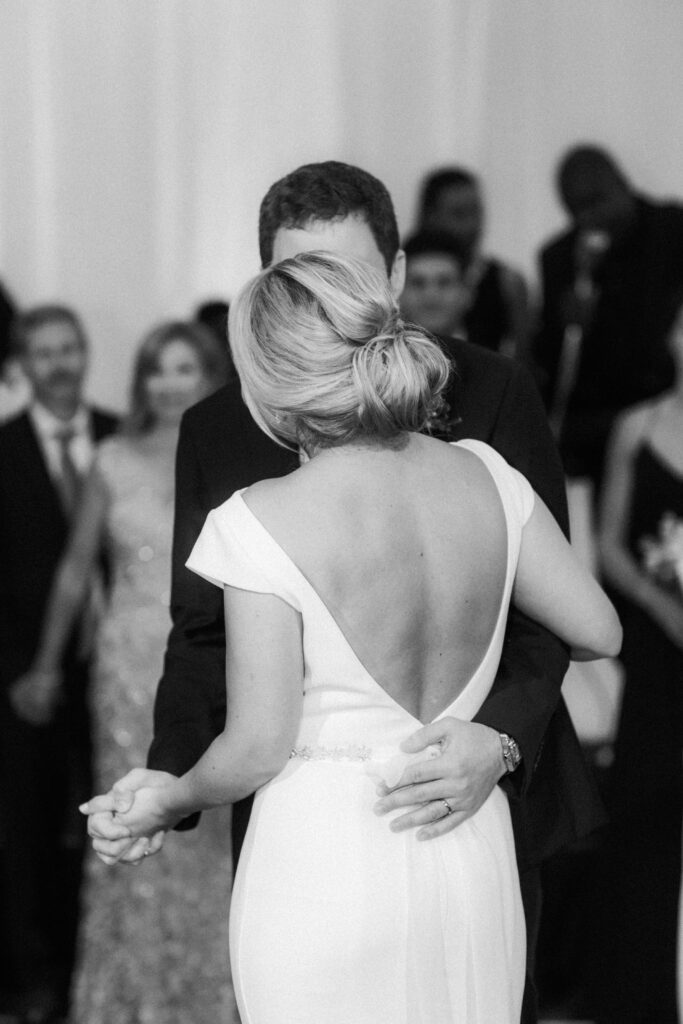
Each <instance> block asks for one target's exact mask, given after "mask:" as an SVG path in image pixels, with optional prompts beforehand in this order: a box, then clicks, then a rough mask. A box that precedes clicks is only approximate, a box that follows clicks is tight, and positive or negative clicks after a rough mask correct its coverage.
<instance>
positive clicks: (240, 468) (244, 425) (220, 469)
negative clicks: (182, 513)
mask: <svg viewBox="0 0 683 1024" xmlns="http://www.w3.org/2000/svg"><path fill="white" fill-rule="evenodd" d="M180 448H183V449H184V450H185V451H186V450H187V449H188V448H191V449H192V451H193V456H194V461H195V463H196V466H197V469H198V471H199V473H200V476H201V487H202V492H203V496H204V507H205V508H206V510H207V511H208V509H209V508H214V507H215V506H216V505H219V504H221V503H222V502H223V501H225V500H226V498H229V497H230V495H231V494H232V493H233V491H236V490H238V489H239V488H241V487H248V486H249V485H250V484H253V483H255V482H256V481H257V480H262V479H265V478H267V477H272V476H282V475H283V474H284V473H288V472H290V471H291V470H292V469H295V468H296V466H297V465H298V459H297V456H296V454H295V453H293V452H291V451H289V450H288V449H286V448H283V447H281V446H280V445H278V444H276V443H275V442H274V441H272V440H271V439H270V438H269V437H268V436H267V435H266V434H264V433H263V431H262V430H261V429H260V428H259V427H258V426H257V425H256V423H255V422H254V420H253V419H252V416H251V413H250V412H249V410H248V409H247V407H246V405H245V404H244V401H243V400H242V395H241V392H240V388H239V383H237V382H230V383H228V384H226V385H224V386H223V387H222V388H220V389H219V390H218V391H216V392H214V394H212V395H210V396H209V397H208V398H205V399H203V400H202V401H201V402H198V403H197V404H196V405H194V406H192V408H191V409H189V410H188V411H187V412H186V413H185V415H184V416H183V421H182V424H181V440H180V442H179V450H180Z"/></svg>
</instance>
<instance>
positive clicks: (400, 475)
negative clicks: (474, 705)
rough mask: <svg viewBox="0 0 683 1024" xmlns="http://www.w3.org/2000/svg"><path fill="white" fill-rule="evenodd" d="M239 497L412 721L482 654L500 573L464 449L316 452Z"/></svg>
mask: <svg viewBox="0 0 683 1024" xmlns="http://www.w3.org/2000/svg"><path fill="white" fill-rule="evenodd" d="M245 500H246V502H247V504H248V505H249V507H250V509H251V510H252V512H253V513H254V514H255V515H256V516H257V518H258V519H259V520H260V521H261V523H262V524H263V526H265V527H266V529H267V530H268V531H269V533H271V535H272V536H273V537H274V538H275V540H276V541H277V542H278V543H279V544H280V545H281V546H282V547H283V548H284V550H285V551H286V552H287V554H288V555H289V557H290V558H291V559H292V560H293V561H294V563H295V564H296V565H297V566H298V568H299V569H300V570H301V572H302V573H303V574H304V575H305V576H306V578H307V579H308V581H309V583H311V585H312V586H313V587H314V589H315V590H316V591H317V593H318V595H319V596H320V598H321V599H322V601H323V602H324V603H325V605H326V606H327V608H328V609H329V611H330V612H331V614H332V615H333V617H334V619H335V620H336V622H337V624H338V625H339V627H340V629H341V630H342V632H343V633H344V635H345V636H346V639H347V640H348V642H349V644H350V645H351V647H352V648H353V650H354V652H355V653H356V655H357V656H358V658H359V659H360V661H361V662H362V663H363V665H364V666H365V668H366V669H367V671H368V672H369V673H370V675H371V676H373V678H374V679H375V680H376V681H377V682H378V683H379V684H380V685H381V686H382V687H383V688H384V689H385V690H386V691H387V693H389V694H390V695H391V696H392V697H393V698H394V700H396V701H397V702H398V703H399V704H401V705H402V706H403V707H404V708H405V709H406V710H407V711H409V712H410V713H411V714H412V715H414V716H415V717H416V718H419V719H420V720H421V721H430V720H432V719H433V718H434V717H435V716H436V715H438V714H439V712H440V711H442V710H443V709H444V708H445V707H447V706H448V705H449V704H450V703H451V702H452V701H453V700H454V698H455V697H456V696H457V695H458V693H459V692H460V690H461V689H463V687H464V686H465V685H466V684H467V682H468V680H469V679H470V678H471V676H472V675H473V673H474V672H475V670H476V668H477V667H478V665H479V663H480V661H481V660H482V658H483V657H484V655H485V654H486V650H487V648H488V646H489V642H490V640H491V637H492V635H493V632H494V629H495V625H496V621H497V618H498V614H499V611H500V605H501V597H502V592H503V586H504V582H505V573H506V560H507V535H506V525H505V517H504V513H503V508H502V503H501V500H500V497H499V494H498V491H497V488H496V486H495V484H494V482H493V479H492V478H491V476H490V474H489V472H488V470H487V469H486V467H485V465H484V464H483V462H482V461H481V460H480V459H479V458H477V457H476V456H475V455H473V454H472V453H471V452H469V451H467V450H466V449H463V448H458V447H453V446H450V445H447V444H444V443H443V442H441V441H436V440H433V439H431V438H427V437H423V436H421V435H417V434H411V435H408V440H407V443H406V445H405V447H403V448H400V449H392V448H389V447H381V448H380V447H362V446H361V447H352V446H348V447H342V448H336V449H329V450H326V451H323V452H322V453H321V454H320V455H318V456H316V457H315V458H314V459H312V460H311V462H309V463H307V464H306V465H305V466H303V467H302V468H301V469H299V470H298V471H297V472H295V473H293V474H291V475H290V476H288V477H285V478H282V479H279V480H267V481H263V482H262V483H260V484H257V485H255V486H254V487H252V488H250V489H249V491H248V492H247V494H246V495H245Z"/></svg>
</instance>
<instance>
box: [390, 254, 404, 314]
mask: <svg viewBox="0 0 683 1024" xmlns="http://www.w3.org/2000/svg"><path fill="white" fill-rule="evenodd" d="M405 283H406V254H405V253H404V251H403V249H398V250H397V252H396V255H395V256H394V262H393V264H392V266H391V273H390V274H389V285H390V287H391V293H392V295H393V296H394V298H395V299H396V300H397V301H398V299H400V297H401V293H402V291H403V288H404V286H405Z"/></svg>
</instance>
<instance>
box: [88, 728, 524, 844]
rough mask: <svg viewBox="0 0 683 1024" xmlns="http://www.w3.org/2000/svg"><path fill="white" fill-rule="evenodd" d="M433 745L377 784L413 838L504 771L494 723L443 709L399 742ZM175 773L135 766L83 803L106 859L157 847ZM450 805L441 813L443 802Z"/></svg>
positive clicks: (449, 816)
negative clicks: (391, 780) (430, 752)
mask: <svg viewBox="0 0 683 1024" xmlns="http://www.w3.org/2000/svg"><path fill="white" fill-rule="evenodd" d="M434 747H438V754H437V756H436V757H428V756H427V757H425V759H424V760H419V759H417V760H414V761H412V762H411V763H410V764H409V765H408V766H407V767H406V769H405V770H404V772H403V774H402V775H401V777H400V778H399V779H398V781H397V782H396V784H395V785H393V786H392V787H391V788H389V787H388V786H386V785H385V784H380V785H379V787H378V797H379V799H378V801H377V803H376V804H375V807H374V810H375V813H376V814H378V815H383V814H387V813H389V812H391V811H400V810H401V809H402V808H408V810H406V811H405V813H403V814H397V815H396V816H395V817H393V818H392V820H391V824H390V826H389V827H390V828H391V829H392V831H394V832H403V831H406V830H407V829H412V828H417V829H418V832H417V838H418V839H419V840H426V839H434V838H436V837H437V836H441V835H444V834H445V833H446V832H450V831H451V830H452V829H454V828H456V827H457V826H458V825H460V824H461V823H462V822H463V821H465V820H466V819H467V818H469V817H471V815H473V814H474V813H475V812H476V811H478V810H479V808H480V807H481V806H482V804H483V803H484V801H485V800H486V799H487V798H488V797H489V795H490V794H491V792H492V790H493V788H494V786H495V785H496V783H497V782H498V780H499V779H500V778H501V776H502V775H503V774H504V772H505V764H504V762H503V759H502V755H501V747H500V739H499V736H498V733H497V732H496V731H495V729H491V728H489V727H488V726H486V725H479V724H477V723H474V722H464V721H461V720H460V719H457V718H451V717H446V718H442V719H439V720H438V721H436V722H432V723H430V724H429V725H425V726H423V727H422V728H420V729H418V730H417V731H416V732H415V733H413V734H412V736H410V737H409V738H408V739H407V740H406V741H405V742H404V743H403V744H402V750H403V752H404V753H406V754H413V755H415V754H419V753H420V752H421V751H425V750H427V748H432V749H433V748H434ZM174 780H175V776H173V775H170V774H169V773H168V772H159V771H152V770H151V769H144V768H136V769H134V770H133V771H131V772H129V773H128V775H126V776H124V778H122V779H120V780H119V781H118V782H117V783H116V785H115V786H114V787H113V788H112V789H111V790H110V792H109V793H106V794H104V795H102V796H97V797H93V799H92V800H90V801H88V803H87V804H83V805H82V806H81V808H80V809H81V811H82V812H83V813H84V814H87V815H88V833H89V835H90V836H91V838H92V841H93V848H94V850H95V852H96V853H97V855H98V856H99V857H100V859H101V860H103V861H104V863H105V864H115V863H124V864H139V863H140V862H141V861H142V860H143V859H144V858H145V857H146V856H148V855H149V854H154V853H157V852H158V851H159V850H160V849H161V847H162V845H163V842H164V835H165V833H166V831H167V829H168V828H169V827H172V825H173V824H175V823H174V822H168V821H166V820H165V818H164V810H163V807H164V800H163V795H164V794H163V790H164V788H165V787H166V786H168V785H170V784H172V783H173V782H174ZM446 801H447V803H448V806H449V807H450V808H452V810H451V811H450V812H449V813H444V806H445V803H446Z"/></svg>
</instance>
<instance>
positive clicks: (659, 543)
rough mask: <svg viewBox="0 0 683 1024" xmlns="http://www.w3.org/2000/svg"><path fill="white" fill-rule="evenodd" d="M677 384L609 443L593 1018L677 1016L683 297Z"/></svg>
mask: <svg viewBox="0 0 683 1024" xmlns="http://www.w3.org/2000/svg"><path fill="white" fill-rule="evenodd" d="M670 338H671V341H670V344H671V349H672V353H673V356H674V359H675V362H676V369H677V378H676V384H675V386H674V389H673V390H672V391H670V392H667V393H666V394H665V395H663V396H661V397H660V398H658V399H655V400H654V401H651V402H648V403H646V404H644V405H640V406H637V407H636V408H634V409H631V410H629V411H628V412H626V413H625V414H624V415H623V416H622V418H621V420H620V421H619V423H618V425H617V428H616V430H615V434H614V437H613V440H612V444H611V450H610V453H609V457H608V462H607V477H606V483H605V488H604V498H603V507H602V523H601V530H600V549H601V554H602V560H603V566H604V571H605V575H606V578H607V580H608V581H609V582H610V583H611V584H612V585H613V586H614V587H615V588H616V589H617V590H618V591H619V593H620V594H621V596H622V599H623V606H622V608H621V613H622V622H623V626H624V645H623V650H622V655H621V658H622V661H623V665H624V670H625V685H624V696H623V703H622V709H621V718H620V723H619V730H618V735H617V741H616V748H615V761H614V767H613V779H612V791H611V800H610V811H611V822H612V823H611V829H610V834H609V837H608V840H607V849H606V858H605V891H604V903H603V910H604V919H603V926H604V927H603V928H601V929H600V930H599V940H600V941H599V948H598V950H597V957H598V960H599V963H598V965H597V966H598V970H597V972H596V976H597V977H599V985H598V996H599V1003H600V1004H601V1005H600V1008H599V1012H598V1017H597V1019H598V1021H599V1022H600V1024H608V1022H609V1024H611V1022H616V1021H619V1022H620V1024H636V1022H638V1024H640V1022H643V1024H644V1022H646V1021H647V1022H650V1021H652V1022H654V1021H656V1022H657V1024H669V1022H670V1024H676V1021H677V1020H678V1016H677V1011H676V941H677V923H678V897H679V891H680V881H681V826H682V823H683V810H682V808H683V305H682V306H681V307H680V308H679V310H678V312H677V315H676V318H675V321H674V325H673V328H672V331H671V335H670Z"/></svg>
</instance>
